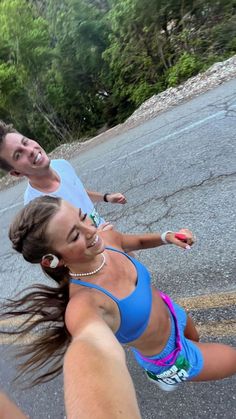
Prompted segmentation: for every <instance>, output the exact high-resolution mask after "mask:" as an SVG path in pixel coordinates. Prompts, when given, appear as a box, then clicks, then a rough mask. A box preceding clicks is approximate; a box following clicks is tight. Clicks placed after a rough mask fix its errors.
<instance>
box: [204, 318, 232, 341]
mask: <svg viewBox="0 0 236 419" xmlns="http://www.w3.org/2000/svg"><path fill="white" fill-rule="evenodd" d="M197 329H198V331H199V334H200V336H201V337H203V336H204V337H207V336H211V337H212V336H214V337H222V336H224V337H226V336H236V321H235V320H222V321H221V322H220V323H219V322H209V323H204V324H201V325H198V324H197Z"/></svg>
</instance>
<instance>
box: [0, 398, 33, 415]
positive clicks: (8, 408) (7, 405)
mask: <svg viewBox="0 0 236 419" xmlns="http://www.w3.org/2000/svg"><path fill="white" fill-rule="evenodd" d="M27 417H28V416H25V414H24V413H23V412H22V411H21V410H20V409H19V408H18V407H17V406H16V404H15V403H14V402H13V401H11V400H10V399H9V398H8V397H7V396H6V394H4V393H2V392H0V418H1V419H27Z"/></svg>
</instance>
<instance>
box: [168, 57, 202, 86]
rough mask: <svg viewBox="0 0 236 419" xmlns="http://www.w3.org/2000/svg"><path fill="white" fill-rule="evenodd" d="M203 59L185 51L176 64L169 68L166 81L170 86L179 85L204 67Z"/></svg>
mask: <svg viewBox="0 0 236 419" xmlns="http://www.w3.org/2000/svg"><path fill="white" fill-rule="evenodd" d="M202 65H203V63H202V61H201V60H200V59H199V57H197V56H196V55H192V54H189V53H188V52H184V54H183V55H181V57H180V58H179V59H178V61H177V62H176V64H175V65H174V66H173V67H171V68H170V69H168V70H167V74H166V81H167V86H168V87H173V86H177V85H178V84H179V83H181V82H182V81H184V80H186V79H188V78H189V77H191V76H194V75H195V74H197V73H198V72H199V70H200V69H201V68H202Z"/></svg>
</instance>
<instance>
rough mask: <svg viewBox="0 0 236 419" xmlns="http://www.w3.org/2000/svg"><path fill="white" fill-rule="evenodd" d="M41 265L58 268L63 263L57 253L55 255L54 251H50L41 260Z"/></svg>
mask: <svg viewBox="0 0 236 419" xmlns="http://www.w3.org/2000/svg"><path fill="white" fill-rule="evenodd" d="M41 265H42V266H43V267H44V268H53V269H55V268H57V267H58V266H61V265H63V263H62V261H60V260H59V259H58V257H57V256H56V255H53V254H52V253H48V254H47V255H44V256H43V257H42V260H41Z"/></svg>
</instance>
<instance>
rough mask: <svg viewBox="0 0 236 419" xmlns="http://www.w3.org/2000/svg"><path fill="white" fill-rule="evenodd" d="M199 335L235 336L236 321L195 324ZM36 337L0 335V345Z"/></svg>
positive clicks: (31, 335) (25, 342)
mask: <svg viewBox="0 0 236 419" xmlns="http://www.w3.org/2000/svg"><path fill="white" fill-rule="evenodd" d="M196 326H197V329H198V331H199V334H200V336H201V337H204V338H205V337H209V336H210V337H217V338H218V337H230V336H236V321H234V320H222V321H221V322H220V323H217V322H208V323H204V324H196ZM36 337H38V336H36V335H35V334H33V333H30V334H28V335H27V336H24V337H19V338H16V337H15V336H7V335H1V336H0V345H10V344H13V345H20V346H21V345H27V344H29V343H33V341H34V339H35V338H36Z"/></svg>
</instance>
